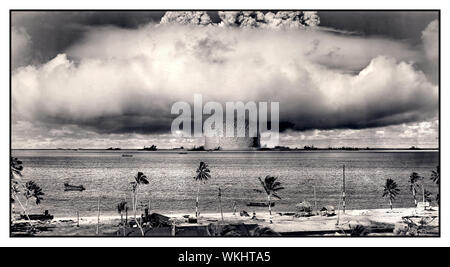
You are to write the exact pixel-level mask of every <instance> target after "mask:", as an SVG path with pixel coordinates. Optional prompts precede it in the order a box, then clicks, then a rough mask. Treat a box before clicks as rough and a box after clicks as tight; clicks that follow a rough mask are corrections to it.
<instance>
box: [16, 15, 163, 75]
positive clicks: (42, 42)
mask: <svg viewBox="0 0 450 267" xmlns="http://www.w3.org/2000/svg"><path fill="white" fill-rule="evenodd" d="M163 14H164V12H159V11H151V12H145V11H129V12H126V13H124V12H116V11H102V12H93V11H92V12H91V11H83V12H72V11H67V12H64V11H55V12H48V11H46V12H38V11H32V12H31V11H27V12H25V11H14V12H12V17H11V23H12V28H13V30H12V31H13V33H14V32H19V33H20V31H21V32H22V34H23V35H25V36H27V37H28V39H29V43H28V46H27V48H26V49H27V50H23V49H22V50H21V53H27V54H29V55H28V58H26V59H22V58H20V59H16V58H17V57H13V68H16V67H20V66H25V65H27V64H41V63H44V62H47V61H49V60H50V59H51V58H53V57H55V56H56V55H57V54H59V53H64V51H65V50H66V49H67V48H68V47H70V46H71V45H73V44H74V43H76V42H77V41H78V40H80V39H81V38H82V37H83V35H84V34H85V33H86V32H87V31H88V30H89V29H90V28H91V27H98V26H105V25H114V26H116V27H120V28H127V29H133V28H137V27H138V26H139V25H143V24H146V23H149V22H152V21H154V22H158V21H159V20H160V18H161V16H162V15H163ZM19 38H22V37H21V36H20V37H19ZM13 40H14V38H13ZM19 41H21V40H19ZM13 45H14V41H13ZM13 50H14V48H13Z"/></svg>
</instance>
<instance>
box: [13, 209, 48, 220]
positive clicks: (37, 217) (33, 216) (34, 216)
mask: <svg viewBox="0 0 450 267" xmlns="http://www.w3.org/2000/svg"><path fill="white" fill-rule="evenodd" d="M28 218H29V219H30V220H33V221H48V220H53V215H50V214H49V213H48V210H45V211H44V214H29V215H28V216H26V215H21V216H20V219H22V220H27V219H28Z"/></svg>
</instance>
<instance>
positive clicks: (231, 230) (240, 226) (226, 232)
mask: <svg viewBox="0 0 450 267" xmlns="http://www.w3.org/2000/svg"><path fill="white" fill-rule="evenodd" d="M256 228H258V225H257V224H244V223H236V224H226V225H223V224H222V225H220V224H210V225H209V226H208V231H209V233H210V234H211V235H212V236H253V234H254V230H255V229H256Z"/></svg>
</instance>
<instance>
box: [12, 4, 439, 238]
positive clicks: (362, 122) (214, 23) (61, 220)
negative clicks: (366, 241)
mask: <svg viewBox="0 0 450 267" xmlns="http://www.w3.org/2000/svg"><path fill="white" fill-rule="evenodd" d="M10 21H11V25H10V101H11V106H10V123H11V125H10V127H11V132H10V145H11V150H10V214H9V217H10V236H11V237H20V236H32V237H44V236H52V237H72V236H73V237H75V236H82V237H121V238H126V237H142V236H145V237H186V236H188V237H225V236H233V237H267V236H270V237H335V236H341V237H361V236H364V237H377V236H389V237H405V236H408V237H409V236H414V237H424V236H432V237H433V236H434V237H439V236H440V235H441V231H440V113H439V111H440V110H439V108H440V104H439V103H440V88H439V86H440V64H439V63H440V47H439V44H440V42H439V41H440V30H439V27H440V11H439V10H408V11H403V10H345V11H344V10H317V11H314V10H259V11H258V10H255V11H253V10H223V11H222V10H206V11H202V10H188V11H182V10H167V11H164V10H142V11H139V10H114V11H113V10H96V11H93V10H92V11H90V10H83V11H81V10H78V11H71V10H54V11H51V10H48V11H42V10H36V11H32V10H27V11H25V10H11V11H10Z"/></svg>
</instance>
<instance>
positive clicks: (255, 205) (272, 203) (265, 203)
mask: <svg viewBox="0 0 450 267" xmlns="http://www.w3.org/2000/svg"><path fill="white" fill-rule="evenodd" d="M247 206H249V207H268V206H269V203H267V202H248V203H247ZM270 206H271V207H273V206H275V202H270Z"/></svg>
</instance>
